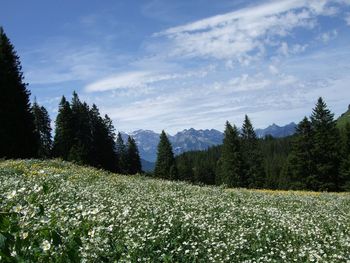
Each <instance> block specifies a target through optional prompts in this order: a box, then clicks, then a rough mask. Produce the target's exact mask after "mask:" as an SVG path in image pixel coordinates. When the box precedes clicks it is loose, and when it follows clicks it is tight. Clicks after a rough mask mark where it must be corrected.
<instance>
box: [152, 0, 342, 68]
mask: <svg viewBox="0 0 350 263" xmlns="http://www.w3.org/2000/svg"><path fill="white" fill-rule="evenodd" d="M331 4H333V1H332V0H285V1H269V2H267V3H264V4H261V5H258V6H253V7H248V8H244V9H240V10H237V11H234V12H230V13H226V14H222V15H217V16H213V17H209V18H206V19H202V20H198V21H196V22H193V23H189V24H186V25H182V26H177V27H172V28H169V29H167V30H165V31H162V32H159V33H157V34H155V35H154V36H156V37H162V36H163V37H166V38H167V39H168V40H169V41H170V45H171V50H172V51H171V52H170V55H173V56H184V57H204V58H216V59H225V60H227V59H235V60H237V61H238V62H240V63H241V64H249V61H250V60H251V59H254V58H256V57H257V56H262V55H263V54H264V51H265V49H266V46H269V44H270V43H273V42H274V41H272V40H273V39H274V38H276V37H279V38H281V37H285V36H287V35H289V34H291V32H292V30H293V29H295V28H298V27H304V28H313V27H314V26H315V24H316V21H317V17H318V16H319V15H334V14H335V12H337V10H338V9H337V8H334V6H333V5H331ZM283 43H285V44H283ZM283 43H282V45H284V46H282V50H281V52H282V53H284V54H287V53H289V54H292V53H297V52H301V51H302V50H303V49H304V48H305V47H303V46H302V45H297V46H295V47H293V48H294V49H292V51H290V49H291V48H289V49H288V46H286V44H287V43H286V42H283Z"/></svg>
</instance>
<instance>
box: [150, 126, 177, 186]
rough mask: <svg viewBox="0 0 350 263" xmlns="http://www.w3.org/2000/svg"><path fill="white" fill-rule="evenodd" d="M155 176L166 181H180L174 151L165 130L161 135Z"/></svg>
mask: <svg viewBox="0 0 350 263" xmlns="http://www.w3.org/2000/svg"><path fill="white" fill-rule="evenodd" d="M154 175H155V176H156V177H159V178H164V179H173V180H175V179H178V175H177V168H176V164H175V158H174V153H173V149H172V146H171V143H170V141H169V139H168V137H167V135H166V134H165V132H164V130H163V131H162V133H161V134H160V141H159V144H158V149H157V161H156V166H155V169H154Z"/></svg>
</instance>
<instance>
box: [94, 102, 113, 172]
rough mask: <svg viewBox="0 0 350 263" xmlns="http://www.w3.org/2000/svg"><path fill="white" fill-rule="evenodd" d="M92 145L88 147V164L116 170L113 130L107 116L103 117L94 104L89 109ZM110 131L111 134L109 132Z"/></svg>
mask: <svg viewBox="0 0 350 263" xmlns="http://www.w3.org/2000/svg"><path fill="white" fill-rule="evenodd" d="M90 122H91V129H92V131H91V133H92V145H91V148H90V155H91V156H90V157H89V160H90V163H89V164H90V165H93V166H95V167H99V168H103V169H105V170H109V171H112V172H116V171H117V160H116V153H115V143H114V131H113V129H114V128H113V125H112V123H111V120H110V119H109V118H108V116H106V117H105V119H103V118H102V117H101V116H100V112H99V110H98V108H97V106H96V105H95V104H93V106H92V108H91V111H90ZM111 133H112V134H111Z"/></svg>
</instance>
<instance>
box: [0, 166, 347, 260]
mask: <svg viewBox="0 0 350 263" xmlns="http://www.w3.org/2000/svg"><path fill="white" fill-rule="evenodd" d="M0 183H1V184H0V207H1V211H0V257H1V258H0V262H350V195H349V194H335V193H312V192H290V191H269V190H260V191H252V190H245V189H228V190H227V189H223V188H219V187H199V186H192V185H188V184H186V183H182V182H168V181H162V180H155V179H150V178H145V177H142V176H122V175H115V174H110V173H106V172H104V171H100V170H96V169H93V168H89V167H81V166H76V165H73V164H70V163H67V162H62V161H58V160H53V161H37V160H24V161H2V162H0Z"/></svg>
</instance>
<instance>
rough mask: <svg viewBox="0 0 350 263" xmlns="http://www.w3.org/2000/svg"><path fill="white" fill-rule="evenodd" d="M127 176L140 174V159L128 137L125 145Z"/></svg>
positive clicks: (134, 145)
mask: <svg viewBox="0 0 350 263" xmlns="http://www.w3.org/2000/svg"><path fill="white" fill-rule="evenodd" d="M127 160H128V174H137V173H141V172H142V166H141V159H140V154H139V150H138V148H137V145H136V142H135V140H134V139H133V138H132V137H131V136H129V137H128V143H127Z"/></svg>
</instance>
